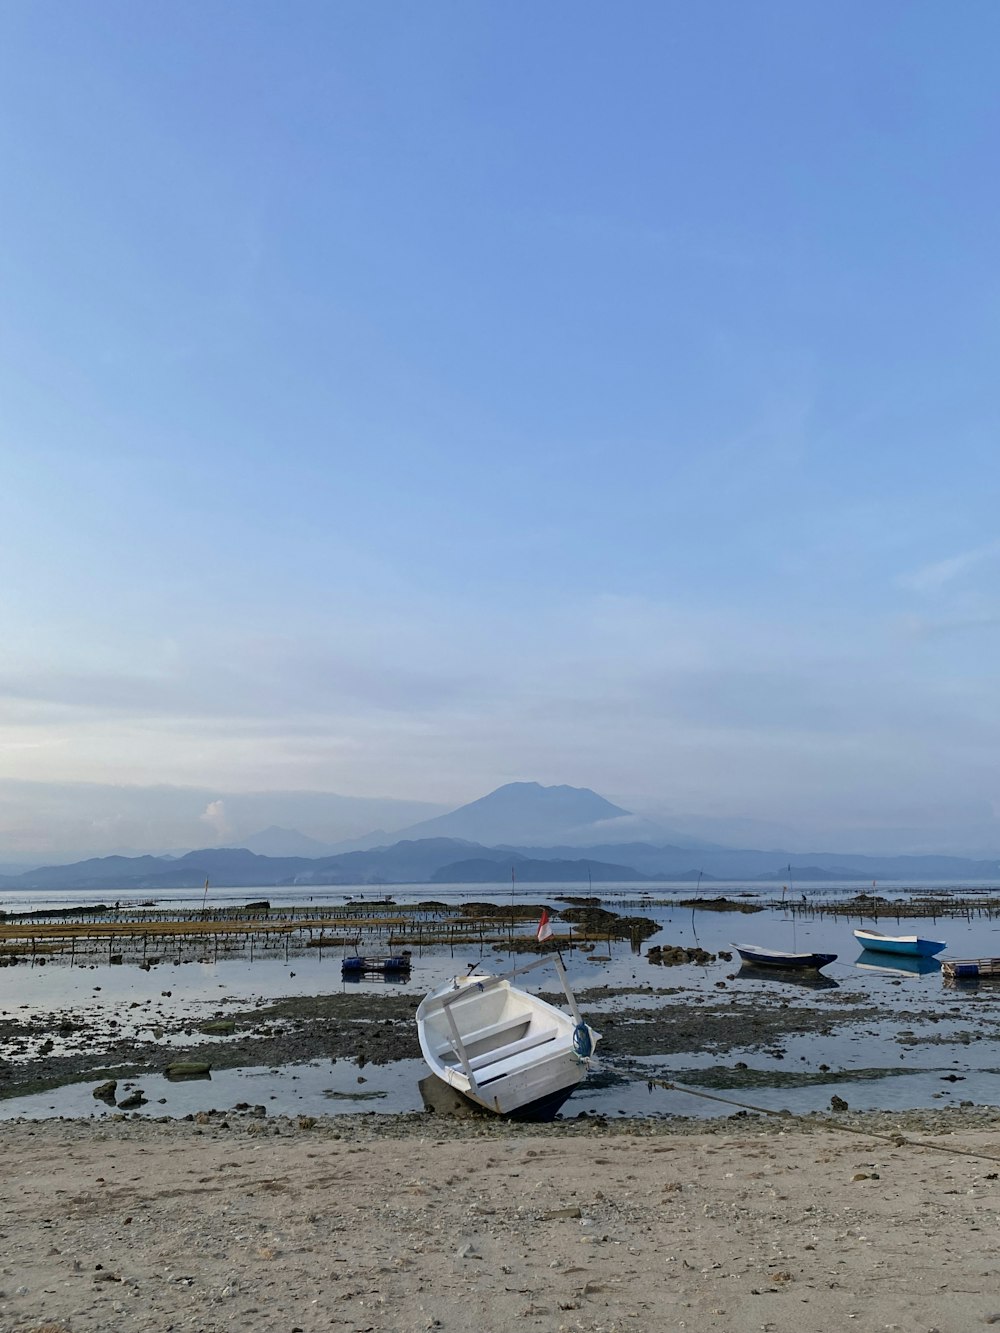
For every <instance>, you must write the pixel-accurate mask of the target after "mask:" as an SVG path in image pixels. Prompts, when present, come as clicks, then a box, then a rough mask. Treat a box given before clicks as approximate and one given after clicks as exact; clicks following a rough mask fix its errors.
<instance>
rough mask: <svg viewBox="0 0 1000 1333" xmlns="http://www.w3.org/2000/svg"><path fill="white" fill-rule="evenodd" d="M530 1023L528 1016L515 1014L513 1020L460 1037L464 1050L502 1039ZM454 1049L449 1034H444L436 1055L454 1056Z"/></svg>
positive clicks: (506, 1020)
mask: <svg viewBox="0 0 1000 1333" xmlns="http://www.w3.org/2000/svg"><path fill="white" fill-rule="evenodd" d="M530 1022H531V1015H530V1014H527V1013H525V1014H515V1015H514V1017H513V1018H505V1019H504V1020H503V1021H502V1022H499V1023H490V1024H489V1026H488V1027H484V1028H476V1029H475V1030H474V1031H473V1032H466V1033H464V1034H463V1036H462V1041H463V1044H464V1045H465V1049H466V1050H468V1049H469V1047H470V1046H478V1045H479V1044H480V1043H481V1042H484V1041H490V1040H491V1039H492V1038H493V1037H502V1036H504V1035H505V1034H506V1033H508V1032H516V1031H517V1029H518V1028H523V1027H527V1025H528V1024H529V1023H530ZM455 1054H456V1052H455V1047H454V1045H453V1043H452V1036H451V1032H450V1031H449V1032H446V1033H445V1034H444V1038H443V1040H442V1042H441V1044H440V1045H439V1046H438V1055H443V1056H447V1055H455Z"/></svg>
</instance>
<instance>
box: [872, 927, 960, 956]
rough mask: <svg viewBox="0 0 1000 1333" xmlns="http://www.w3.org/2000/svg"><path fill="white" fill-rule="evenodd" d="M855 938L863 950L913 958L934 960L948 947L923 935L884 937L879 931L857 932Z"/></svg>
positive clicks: (941, 941) (942, 942)
mask: <svg viewBox="0 0 1000 1333" xmlns="http://www.w3.org/2000/svg"><path fill="white" fill-rule="evenodd" d="M854 938H855V939H856V940H857V942H858V943H859V944H860V945H861V947H862V949H871V950H873V951H874V952H875V953H896V954H906V955H907V956H909V957H911V958H933V957H934V955H935V954H936V953H940V952H941V950H942V949H944V948H946V947H947V946H946V945H945V943H944V941H943V940H928V939H924V937H923V936H922V935H883V934H882V932H881V931H879V930H856V931H855V932H854Z"/></svg>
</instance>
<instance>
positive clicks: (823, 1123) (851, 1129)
mask: <svg viewBox="0 0 1000 1333" xmlns="http://www.w3.org/2000/svg"><path fill="white" fill-rule="evenodd" d="M600 1066H601V1068H602V1069H610V1070H611V1071H612V1073H615V1074H622V1075H623V1076H624V1077H625V1078H632V1079H636V1080H637V1081H639V1082H642V1083H645V1084H646V1085H647V1086H648V1087H650V1088H664V1089H665V1090H666V1091H667V1092H684V1093H687V1095H688V1096H689V1097H702V1098H704V1099H705V1100H706V1101H710V1102H722V1103H723V1105H725V1106H735V1107H738V1108H739V1110H741V1111H754V1112H756V1113H757V1114H758V1115H769V1116H773V1117H774V1118H775V1119H778V1120H784V1119H786V1118H788V1117H789V1116H790V1115H791V1112H790V1111H788V1110H785V1109H782V1110H780V1111H775V1110H773V1109H772V1108H771V1107H770V1106H755V1105H754V1104H753V1102H740V1101H736V1100H735V1099H734V1098H732V1097H720V1096H719V1094H718V1093H717V1092H705V1091H704V1090H703V1089H701V1088H688V1087H686V1086H685V1085H684V1084H683V1083H674V1082H673V1081H672V1080H670V1079H665V1078H650V1077H649V1076H648V1075H646V1074H641V1073H638V1072H637V1071H636V1070H634V1069H628V1068H626V1067H625V1066H624V1065H618V1064H614V1063H613V1062H612V1061H609V1060H603V1059H602V1060H600ZM809 1123H810V1128H812V1127H813V1126H816V1125H818V1126H819V1127H820V1128H821V1129H835V1130H839V1131H840V1132H841V1133H842V1134H860V1135H861V1136H863V1137H864V1138H873V1139H884V1140H885V1142H886V1143H891V1144H892V1145H893V1147H894V1148H928V1149H930V1150H931V1151H933V1152H947V1153H953V1154H956V1155H958V1156H960V1157H979V1158H981V1159H982V1160H983V1161H986V1162H1000V1155H998V1154H996V1153H988V1152H978V1151H977V1150H976V1149H974V1148H957V1147H955V1145H954V1144H944V1143H928V1142H926V1140H923V1139H911V1138H907V1136H906V1135H905V1134H902V1133H900V1132H899V1131H898V1130H897V1131H895V1132H893V1133H891V1134H887V1133H885V1132H884V1131H883V1130H878V1129H863V1128H862V1127H861V1126H860V1125H845V1124H844V1123H843V1121H841V1120H836V1119H834V1118H833V1117H832V1116H827V1115H823V1116H818V1117H816V1118H814V1119H811V1120H810V1122H809Z"/></svg>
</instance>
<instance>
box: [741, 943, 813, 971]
mask: <svg viewBox="0 0 1000 1333" xmlns="http://www.w3.org/2000/svg"><path fill="white" fill-rule="evenodd" d="M733 948H734V949H735V950H736V952H737V953H738V954H739V956H740V958H742V960H743V962H744V963H748V964H749V965H750V966H752V967H771V968H781V969H783V970H784V971H786V972H790V971H808V970H810V969H812V970H818V969H819V968H821V967H826V965H827V964H828V963H833V962H836V960H837V955H836V954H835V953H784V952H782V951H781V950H777V949H763V948H760V947H758V946H757V945H755V944H734V945H733Z"/></svg>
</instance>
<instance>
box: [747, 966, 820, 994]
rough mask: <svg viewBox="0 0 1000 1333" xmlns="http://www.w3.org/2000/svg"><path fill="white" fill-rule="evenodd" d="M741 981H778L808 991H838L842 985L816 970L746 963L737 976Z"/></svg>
mask: <svg viewBox="0 0 1000 1333" xmlns="http://www.w3.org/2000/svg"><path fill="white" fill-rule="evenodd" d="M736 975H737V976H738V977H739V979H740V980H741V981H744V980H746V981H777V982H779V983H780V984H781V985H785V986H804V987H805V988H806V989H807V990H836V989H837V988H838V986H839V985H840V983H839V982H838V981H834V979H833V977H825V976H824V975H823V973H822V972H817V971H816V970H815V969H803V968H785V967H757V966H755V965H754V964H753V963H744V964H743V966H742V967H741V968H740V970H739V972H737V974H736Z"/></svg>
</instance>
